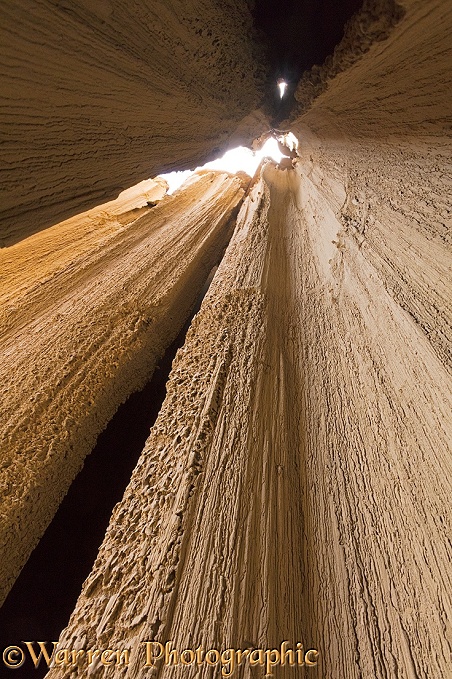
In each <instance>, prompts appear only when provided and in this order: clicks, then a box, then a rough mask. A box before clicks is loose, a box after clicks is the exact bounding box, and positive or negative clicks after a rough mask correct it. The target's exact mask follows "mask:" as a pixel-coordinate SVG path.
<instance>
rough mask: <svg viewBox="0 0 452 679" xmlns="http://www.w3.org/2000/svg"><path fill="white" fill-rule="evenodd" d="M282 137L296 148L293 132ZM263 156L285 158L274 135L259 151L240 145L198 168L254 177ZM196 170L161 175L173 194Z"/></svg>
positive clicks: (291, 147)
mask: <svg viewBox="0 0 452 679" xmlns="http://www.w3.org/2000/svg"><path fill="white" fill-rule="evenodd" d="M280 139H281V142H283V143H284V144H285V145H286V146H288V148H289V149H291V150H292V149H296V148H297V146H298V140H297V139H296V137H295V135H293V134H292V133H291V132H289V133H288V134H287V135H282V136H281V137H280ZM263 158H271V159H272V160H274V161H275V162H277V163H279V162H280V161H281V158H284V154H282V153H281V151H280V150H279V147H278V141H277V140H276V139H275V138H274V137H270V138H269V139H267V141H266V142H265V144H264V145H263V146H262V148H261V149H259V150H258V151H252V150H251V149H249V148H246V147H245V146H238V147H237V148H235V149H231V150H229V151H226V153H225V154H224V156H222V157H221V158H217V159H216V160H212V161H211V162H210V163H206V164H205V165H203V166H202V167H197V168H196V170H219V171H220V172H229V173H230V174H236V173H237V172H246V173H247V174H248V175H250V177H253V176H254V174H255V172H256V170H257V168H258V166H259V163H260V162H261V160H262V159H263ZM194 171H195V170H184V171H182V172H168V173H167V174H161V175H159V176H160V177H163V179H166V181H167V182H168V185H169V189H168V193H169V194H172V193H174V191H176V189H178V188H179V186H181V185H182V184H183V183H184V181H185V180H186V179H188V177H189V176H190V175H191V174H192V173H193V172H194Z"/></svg>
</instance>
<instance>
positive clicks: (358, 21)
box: [290, 0, 405, 121]
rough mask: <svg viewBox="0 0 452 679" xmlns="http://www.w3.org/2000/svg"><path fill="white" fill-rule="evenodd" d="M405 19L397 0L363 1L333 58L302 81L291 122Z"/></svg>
mask: <svg viewBox="0 0 452 679" xmlns="http://www.w3.org/2000/svg"><path fill="white" fill-rule="evenodd" d="M404 15H405V9H404V8H403V7H402V6H401V5H399V4H398V3H397V2H395V0H364V2H363V6H362V8H361V9H360V10H359V11H358V12H357V13H356V14H354V15H353V16H352V18H351V19H350V20H349V21H347V23H346V24H345V27H344V37H343V38H342V40H341V42H340V43H339V44H338V45H337V47H336V48H335V49H334V52H333V54H331V55H329V56H328V57H327V58H326V59H325V61H324V62H323V64H322V65H321V66H319V65H317V64H315V65H314V66H313V67H312V68H311V69H310V70H309V71H306V72H305V73H304V74H303V75H302V77H301V78H300V81H299V83H298V86H297V89H296V91H295V95H294V96H295V100H296V102H297V103H296V104H295V105H294V107H293V109H292V112H291V115H290V120H291V121H293V120H294V119H295V118H297V117H298V116H300V115H302V114H303V113H304V112H305V111H306V110H307V109H308V108H309V107H310V106H311V104H312V102H313V101H314V99H316V98H317V97H318V96H319V95H320V94H322V92H324V91H325V90H326V89H327V87H328V84H329V82H330V81H331V80H332V79H333V78H335V77H336V76H337V75H338V74H339V73H342V72H343V71H346V70H347V69H348V68H350V67H351V66H353V64H355V63H356V62H357V61H359V60H360V59H361V57H362V56H363V55H364V54H366V52H368V51H369V49H370V48H371V47H372V45H373V44H374V43H376V42H381V41H382V40H386V38H388V37H389V35H390V33H391V31H392V29H393V28H394V26H395V25H396V24H398V23H399V21H400V20H401V19H402V18H403V17H404Z"/></svg>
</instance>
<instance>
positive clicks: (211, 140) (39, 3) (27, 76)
mask: <svg viewBox="0 0 452 679" xmlns="http://www.w3.org/2000/svg"><path fill="white" fill-rule="evenodd" d="M0 26H1V40H0V56H1V61H2V77H1V90H2V99H3V104H2V107H1V112H0V125H1V129H2V150H1V153H2V156H1V157H2V166H3V171H2V188H1V197H0V203H1V212H0V219H1V223H2V230H1V236H0V245H8V244H10V243H14V242H17V240H20V239H21V238H23V237H24V236H27V235H29V234H30V233H33V232H35V231H37V230H40V229H42V228H44V227H47V226H49V225H51V224H55V223H57V222H60V221H61V220H62V219H65V218H67V217H70V216H72V215H74V214H77V213H79V212H81V211H83V210H86V209H88V208H91V207H93V206H95V205H98V204H99V203H102V202H105V201H106V200H110V199H112V198H115V197H116V196H117V195H118V193H119V192H120V191H121V190H122V189H124V188H126V187H129V186H132V185H133V184H135V183H136V182H138V181H140V180H144V179H147V178H148V177H151V176H154V175H156V174H158V173H159V172H162V171H164V170H170V169H184V168H189V167H191V168H194V167H196V166H197V165H199V164H201V162H202V161H203V160H204V161H205V160H207V159H208V156H210V158H211V157H212V154H213V156H214V157H215V155H217V154H218V148H220V147H221V148H226V146H227V143H228V139H229V138H230V137H231V135H232V133H236V130H237V127H238V126H239V125H240V129H241V132H240V135H239V137H240V138H241V139H242V140H245V141H247V142H248V143H249V142H250V141H251V139H252V138H253V137H254V136H255V134H254V129H255V127H256V124H257V121H259V124H261V125H262V120H263V116H262V115H260V116H259V114H253V111H254V110H255V109H257V108H258V106H259V105H260V101H261V99H262V90H263V83H264V79H265V78H264V70H265V69H264V67H263V66H262V59H261V53H260V48H259V47H258V46H257V45H256V42H255V41H253V31H252V21H251V15H250V13H249V11H248V7H247V4H246V3H242V2H236V0H225V2H222V3H220V4H218V3H214V2H212V1H211V0H195V1H194V2H190V3H188V4H187V3H186V2H182V1H181V0H177V1H176V2H172V3H171V4H170V5H169V4H168V3H167V2H164V1H163V0H158V1H157V2H156V1H155V0H145V1H144V2H143V0H140V1H130V2H127V3H124V2H121V0H102V1H97V0H95V1H91V0H83V2H81V1H78V0H26V1H25V2H24V1H23V0H21V1H20V2H8V3H3V4H2V7H1V8H0ZM256 116H257V117H256ZM242 119H243V123H242V122H241V121H242ZM253 128H254V129H253ZM250 130H251V131H250ZM215 148H217V152H215V150H214V149H215Z"/></svg>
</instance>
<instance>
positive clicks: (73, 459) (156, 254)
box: [0, 172, 244, 600]
mask: <svg viewBox="0 0 452 679" xmlns="http://www.w3.org/2000/svg"><path fill="white" fill-rule="evenodd" d="M154 184H155V183H154ZM141 188H142V187H141ZM148 188H150V187H148ZM162 190H164V187H163V189H162V186H161V185H160V186H159V185H158V183H157V186H155V185H154V191H153V192H151V194H150V195H153V196H154V197H155V192H156V191H157V192H160V195H161V193H162ZM243 193H244V191H243V188H242V180H241V179H240V178H236V177H231V176H228V175H227V174H225V173H220V172H205V173H203V174H202V175H195V176H194V177H192V179H191V182H190V185H189V186H187V188H185V189H184V188H182V189H180V190H179V191H178V192H177V193H176V194H175V195H174V196H168V197H165V199H164V200H162V201H161V202H160V203H159V204H158V205H157V206H156V207H153V208H144V209H145V210H146V212H147V214H145V215H144V216H141V217H139V218H138V219H135V220H134V221H130V215H131V212H132V214H134V211H133V210H132V211H131V210H130V209H129V208H130V205H131V204H132V205H133V204H135V202H136V198H135V199H132V198H131V194H133V191H128V192H125V196H124V195H123V197H122V199H120V200H119V202H120V203H121V204H122V209H124V210H125V213H124V212H123V213H122V215H121V214H118V210H119V207H118V204H117V202H115V203H113V204H110V205H106V206H101V207H100V208H98V209H96V210H93V211H90V212H88V213H86V214H85V215H81V216H79V217H78V218H73V219H70V220H68V222H67V223H63V224H60V225H57V226H55V227H54V228H53V229H49V230H47V231H46V232H42V233H39V234H35V235H34V236H32V237H30V238H28V239H26V240H24V241H21V242H20V243H18V244H16V245H15V246H12V247H10V248H7V249H5V250H3V251H1V252H0V260H2V264H1V270H2V278H3V283H4V285H5V287H4V288H3V287H2V288H1V291H2V295H1V300H2V307H1V328H2V331H1V360H0V366H1V367H0V374H1V379H0V384H1V388H0V390H1V401H0V402H1V421H2V428H3V434H2V443H1V453H0V461H1V462H0V495H1V498H2V504H1V518H0V542H1V547H2V549H1V551H2V559H1V564H0V582H1V599H2V600H3V599H4V597H5V595H6V594H7V592H8V590H9V588H10V586H11V584H12V583H13V581H14V578H15V577H16V576H17V574H18V572H19V571H20V569H21V567H22V566H23V564H24V563H25V561H26V559H27V558H28V556H29V554H30V552H31V550H32V549H33V547H34V546H35V545H36V543H37V541H38V540H39V538H40V537H41V535H42V533H43V531H44V529H45V528H46V526H47V524H48V523H49V521H50V520H51V519H52V517H53V515H54V513H55V511H56V509H57V508H58V505H59V503H60V502H61V499H62V497H63V496H64V495H65V493H66V491H67V489H68V487H69V485H70V483H71V481H72V480H73V478H74V477H75V475H76V474H77V472H78V471H79V470H80V468H81V466H82V464H83V459H84V457H85V455H86V454H87V453H89V452H90V451H91V449H92V448H93V446H94V443H95V440H96V437H97V435H98V434H99V433H100V432H101V431H102V429H103V428H104V427H105V425H106V424H107V422H108V421H109V419H110V418H111V417H112V415H113V414H114V412H115V411H116V409H117V407H118V406H119V405H120V404H121V403H122V402H123V401H124V400H125V399H126V398H127V396H128V395H129V394H131V393H132V392H133V391H135V390H137V389H139V388H141V387H143V386H144V384H145V383H146V381H147V380H148V379H149V377H150V375H151V374H152V372H153V370H154V367H155V365H156V363H157V361H158V359H159V358H160V357H161V356H162V355H163V353H164V350H165V349H166V348H167V347H168V346H169V345H170V344H171V342H172V341H173V339H174V338H175V337H176V336H177V334H178V333H179V331H180V329H181V327H182V326H183V324H184V322H185V320H186V318H187V317H188V315H189V312H190V310H191V309H192V307H193V306H194V304H195V301H196V299H197V296H198V294H199V292H200V290H201V288H202V286H203V285H204V282H205V280H206V278H207V276H208V274H209V272H210V270H211V268H212V267H213V266H214V265H215V264H217V263H218V261H219V259H220V258H221V254H222V252H223V250H224V248H225V246H226V244H227V242H228V239H229V238H230V235H231V228H232V223H233V217H234V213H236V210H237V208H238V205H239V203H240V201H241V200H242V197H243ZM147 195H149V193H148V194H147ZM139 202H142V201H139ZM140 211H141V209H140V208H138V212H140ZM71 236H72V241H73V249H72V252H71V245H70V244H71ZM30 264H32V266H31V265H30Z"/></svg>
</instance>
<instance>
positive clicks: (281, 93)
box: [278, 80, 287, 99]
mask: <svg viewBox="0 0 452 679" xmlns="http://www.w3.org/2000/svg"><path fill="white" fill-rule="evenodd" d="M278 87H279V96H280V97H281V99H282V98H283V96H284V92H285V91H286V88H287V83H286V81H285V80H278Z"/></svg>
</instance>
